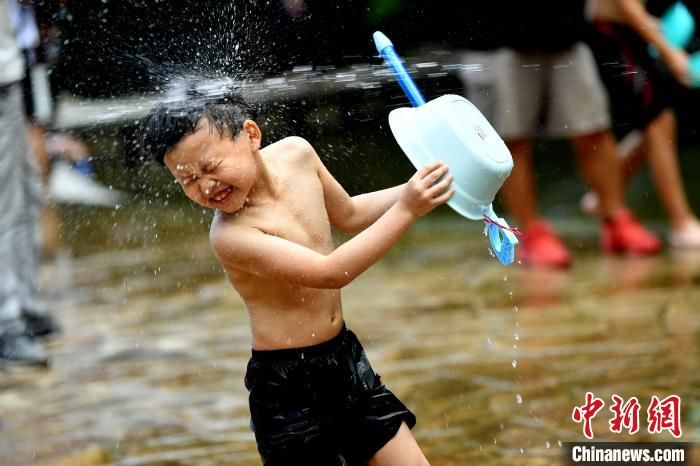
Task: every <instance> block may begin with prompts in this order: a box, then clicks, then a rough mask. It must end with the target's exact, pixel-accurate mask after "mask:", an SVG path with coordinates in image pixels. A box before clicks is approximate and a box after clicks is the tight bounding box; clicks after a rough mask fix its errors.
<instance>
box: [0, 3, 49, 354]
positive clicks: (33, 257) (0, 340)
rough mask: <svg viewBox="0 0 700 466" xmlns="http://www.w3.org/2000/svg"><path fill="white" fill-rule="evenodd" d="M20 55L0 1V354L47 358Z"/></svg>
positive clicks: (36, 186) (38, 203)
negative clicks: (43, 336) (44, 345)
mask: <svg viewBox="0 0 700 466" xmlns="http://www.w3.org/2000/svg"><path fill="white" fill-rule="evenodd" d="M23 76H24V61H23V58H22V55H21V53H20V50H19V47H18V45H17V40H16V36H15V31H14V29H13V28H12V26H11V23H10V11H9V4H8V2H7V1H6V0H3V1H0V211H1V212H2V216H0V263H2V267H0V359H2V360H12V361H16V362H21V363H26V364H40V365H45V364H47V363H48V359H47V357H46V354H45V352H44V350H43V348H42V347H41V345H40V344H39V343H38V342H37V341H36V337H38V336H41V335H45V334H48V333H52V332H53V331H55V328H54V325H55V324H54V322H53V321H52V320H51V319H50V318H48V316H46V313H45V308H44V305H43V303H42V302H41V299H40V297H39V289H38V283H37V282H38V278H39V277H38V275H39V268H38V267H39V245H40V243H39V228H38V226H39V218H40V215H41V207H42V201H43V190H42V186H41V179H40V176H39V170H38V169H37V163H36V159H35V157H34V155H33V154H32V152H31V150H30V147H29V136H28V132H27V126H26V122H25V119H24V115H23V111H22V87H21V80H22V78H23Z"/></svg>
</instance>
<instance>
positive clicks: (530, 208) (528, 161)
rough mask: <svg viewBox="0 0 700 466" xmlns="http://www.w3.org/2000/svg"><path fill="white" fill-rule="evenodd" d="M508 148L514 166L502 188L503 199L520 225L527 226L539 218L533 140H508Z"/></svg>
mask: <svg viewBox="0 0 700 466" xmlns="http://www.w3.org/2000/svg"><path fill="white" fill-rule="evenodd" d="M508 149H510V152H511V154H512V155H513V162H514V166H513V171H512V172H511V174H510V176H509V177H508V178H506V181H505V182H504V183H503V187H502V188H501V199H503V202H504V203H505V205H506V208H507V209H508V212H509V213H510V214H511V215H513V217H515V219H516V221H517V222H518V223H519V224H520V225H523V226H527V225H528V224H529V223H531V222H533V221H535V220H537V219H538V218H539V212H538V211H537V190H536V187H535V175H534V173H535V167H534V165H533V155H532V141H531V140H529V139H519V140H515V141H508Z"/></svg>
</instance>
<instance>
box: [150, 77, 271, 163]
mask: <svg viewBox="0 0 700 466" xmlns="http://www.w3.org/2000/svg"><path fill="white" fill-rule="evenodd" d="M256 118H257V111H256V110H255V108H254V107H253V106H252V105H250V104H249V103H248V102H246V100H245V99H244V98H243V96H242V95H241V94H240V92H238V91H237V90H236V89H233V88H231V87H227V86H223V87H221V86H220V85H209V86H207V85H206V83H204V84H203V83H194V82H192V83H187V84H185V85H182V86H178V87H177V88H174V89H173V90H172V91H171V92H169V93H168V94H166V96H165V97H164V98H163V99H162V100H161V101H160V102H159V103H157V104H156V105H155V106H154V107H153V109H151V111H150V112H149V114H148V116H147V117H146V118H145V120H144V122H143V125H142V127H141V147H142V150H143V151H144V152H145V153H146V154H148V156H149V157H151V158H153V160H155V161H156V162H158V163H159V164H160V165H165V163H164V158H165V155H166V154H167V153H168V151H169V150H171V149H172V148H173V147H174V146H176V145H177V143H178V142H180V141H181V140H182V138H184V137H185V136H187V135H189V134H192V133H194V132H195V129H196V128H197V124H198V123H199V122H200V121H201V120H207V121H208V122H209V124H210V128H215V129H216V130H217V131H218V133H219V135H220V136H221V137H224V135H225V134H227V133H228V134H230V136H231V137H232V138H235V137H236V136H238V134H239V133H240V132H241V130H242V128H243V122H244V121H245V120H255V119H256Z"/></svg>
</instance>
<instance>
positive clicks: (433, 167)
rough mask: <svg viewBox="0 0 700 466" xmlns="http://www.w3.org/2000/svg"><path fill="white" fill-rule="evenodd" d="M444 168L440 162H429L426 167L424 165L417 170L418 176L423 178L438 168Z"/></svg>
mask: <svg viewBox="0 0 700 466" xmlns="http://www.w3.org/2000/svg"><path fill="white" fill-rule="evenodd" d="M440 166H444V164H443V163H442V162H437V161H436V162H430V163H429V164H427V165H424V166H423V167H422V168H421V169H420V170H418V175H419V176H420V177H421V178H425V177H426V176H427V175H428V174H430V173H432V172H433V171H435V170H436V169H437V168H438V167H440Z"/></svg>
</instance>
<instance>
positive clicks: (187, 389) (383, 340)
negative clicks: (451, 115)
mask: <svg viewBox="0 0 700 466" xmlns="http://www.w3.org/2000/svg"><path fill="white" fill-rule="evenodd" d="M124 210H126V209H122V210H121V211H107V212H104V211H99V212H98V211H88V212H80V216H79V218H80V221H76V220H75V218H73V220H71V217H70V216H68V217H65V220H66V222H65V228H66V229H65V238H64V243H65V246H66V250H65V251H66V252H63V253H59V254H57V255H56V256H55V257H54V258H52V259H51V260H47V261H46V264H45V266H44V268H43V270H42V279H43V283H44V284H45V291H46V295H47V297H48V298H49V299H50V303H51V306H52V310H53V312H54V315H55V316H56V317H57V318H58V319H59V320H60V322H61V324H62V325H63V327H64V332H63V334H62V335H61V336H60V337H59V338H57V339H55V340H53V341H52V342H50V343H49V344H48V348H49V351H50V353H51V357H52V365H51V368H50V369H48V370H41V369H22V368H16V367H4V368H2V369H0V464H2V465H3V466H5V465H29V464H32V465H70V466H79V465H87V464H118V465H123V466H137V465H138V466H155V465H168V466H174V465H183V466H184V465H199V466H209V465H211V466H214V465H216V466H219V465H241V466H248V465H258V464H260V461H259V459H258V455H257V452H256V450H255V443H254V440H253V436H252V434H251V433H250V431H249V427H248V408H247V399H246V396H247V392H246V391H245V388H244V387H243V373H244V369H245V365H246V362H247V359H248V356H249V352H250V349H249V346H250V344H249V342H250V339H249V331H248V321H247V315H246V312H245V309H244V306H243V304H242V302H241V300H240V298H239V297H238V296H237V295H236V294H235V292H234V291H233V290H232V289H231V288H230V287H229V285H228V284H227V282H226V281H225V280H224V278H223V275H222V273H221V272H220V270H219V268H218V266H217V264H216V262H215V260H214V258H213V256H212V254H211V252H210V250H209V247H208V244H207V237H206V232H205V230H206V226H205V223H206V221H205V220H206V219H205V217H201V216H200V217H201V218H200V219H199V220H197V218H198V217H197V215H198V212H197V211H195V209H190V208H185V209H182V210H178V209H172V210H167V209H162V207H159V208H158V209H156V208H152V210H151V213H149V214H148V215H138V216H131V215H130V214H128V213H127V212H125V211H124ZM443 213H444V212H443ZM71 215H76V213H75V212H73V213H72V214H71ZM192 215H194V216H195V220H194V221H189V223H187V222H185V221H184V219H187V218H190V219H191V218H192ZM76 218H78V217H76ZM202 219H204V221H200V220H202ZM183 223H184V224H186V227H185V228H183V226H182V225H183ZM560 226H561V227H562V229H563V230H564V232H565V233H567V238H568V239H567V241H568V243H569V244H570V245H571V246H572V247H573V248H574V249H575V251H576V256H577V257H576V259H577V260H576V263H575V266H574V267H573V268H572V269H571V270H569V271H564V272H558V271H541V270H532V269H528V268H524V267H522V266H519V265H514V266H511V267H508V268H506V267H503V266H501V265H500V264H499V263H498V262H497V261H496V260H495V259H493V258H491V257H489V254H488V250H487V245H486V243H485V240H484V238H483V236H481V232H480V228H479V226H478V225H477V224H476V223H475V222H468V221H466V220H462V219H459V218H457V217H456V216H453V215H451V214H447V215H442V216H440V215H439V214H438V215H435V216H433V217H431V218H429V219H427V220H425V221H421V222H420V223H419V224H418V225H416V226H415V227H413V229H412V230H410V232H409V234H408V235H407V236H406V237H405V239H404V240H403V241H402V242H401V243H400V245H398V246H397V247H396V248H395V249H394V250H393V251H392V252H391V254H390V255H389V256H388V257H386V258H385V259H384V260H383V261H382V262H381V263H379V264H377V265H376V266H375V267H373V268H372V269H370V270H369V271H368V272H367V273H365V274H364V275H363V276H361V277H360V279H358V280H357V281H356V282H354V283H353V284H351V285H350V286H348V287H347V289H345V290H344V292H343V297H344V302H345V304H344V308H345V318H346V320H347V322H348V325H349V326H350V327H351V328H353V329H354V330H355V332H356V333H357V334H358V335H359V336H360V338H361V340H362V341H363V343H364V345H365V347H366V350H367V353H368V355H369V357H370V360H371V361H372V363H373V366H374V368H375V370H377V371H378V372H379V373H381V374H382V377H383V379H384V381H385V382H386V383H387V385H388V386H389V387H390V388H391V389H392V390H393V391H394V392H395V393H397V394H398V395H399V397H400V398H401V399H402V400H403V401H404V402H405V403H406V404H407V405H408V406H409V407H410V408H411V409H413V410H414V412H415V413H416V415H417V417H418V420H419V423H418V425H417V426H416V428H415V429H414V433H415V436H416V437H417V439H418V441H419V443H420V444H421V446H422V447H423V449H424V451H425V452H426V454H427V456H428V458H429V459H430V460H431V463H432V464H433V465H434V466H448V465H465V464H479V465H556V464H563V460H562V454H563V453H562V452H563V450H562V448H561V444H562V442H567V441H581V440H583V436H582V432H581V425H579V424H576V423H574V422H573V421H572V420H571V412H572V409H573V408H574V406H577V405H581V404H583V403H584V396H585V393H586V391H591V392H593V393H594V394H595V395H596V396H598V397H600V398H602V399H603V400H604V401H605V402H606V407H605V409H604V410H603V411H601V412H600V414H599V415H598V416H597V417H596V418H595V420H594V423H593V428H594V433H595V436H596V439H599V440H616V439H621V440H638V441H644V440H649V441H660V440H671V439H672V437H671V436H670V434H668V433H662V434H654V435H652V434H648V433H647V432H646V408H647V406H648V403H649V398H650V397H651V396H652V395H657V396H659V397H660V398H663V397H665V396H667V395H671V394H677V395H679V396H680V397H681V398H682V427H683V440H686V441H698V440H700V401H698V400H699V398H700V396H699V395H700V357H699V356H700V355H699V354H698V353H699V352H700V351H699V348H700V314H699V313H698V310H699V309H700V286H698V284H699V283H700V255H688V254H672V253H671V252H666V253H665V254H664V255H662V256H660V257H657V258H651V259H639V258H637V259H634V258H609V257H603V256H601V255H600V254H598V251H597V248H596V245H595V241H596V237H595V231H594V230H593V229H592V228H591V224H590V223H586V222H568V223H566V224H562V225H560ZM68 251H70V252H68ZM614 393H616V394H619V395H620V396H622V397H623V398H625V399H626V398H629V397H632V396H636V397H637V398H639V400H640V403H641V406H642V415H641V416H640V422H641V432H640V433H638V434H636V435H634V436H626V435H615V434H612V433H610V431H609V429H608V425H607V421H608V420H609V419H610V411H608V406H610V403H611V400H610V397H611V395H612V394H614ZM699 459H700V457H699V455H697V454H696V461H697V460H699Z"/></svg>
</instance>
